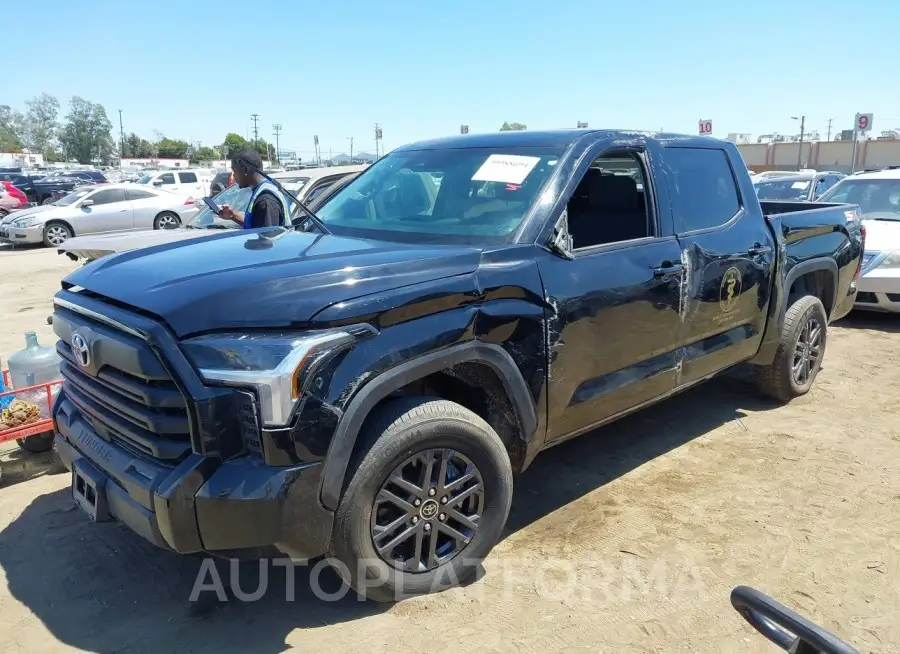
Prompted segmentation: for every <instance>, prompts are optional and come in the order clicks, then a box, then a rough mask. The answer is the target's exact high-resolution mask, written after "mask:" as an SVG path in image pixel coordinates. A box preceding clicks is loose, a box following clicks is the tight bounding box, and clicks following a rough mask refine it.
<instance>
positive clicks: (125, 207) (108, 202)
mask: <svg viewBox="0 0 900 654" xmlns="http://www.w3.org/2000/svg"><path fill="white" fill-rule="evenodd" d="M86 200H91V202H92V203H91V205H90V206H84V202H85V201H86ZM133 226H134V214H133V213H132V211H131V203H130V202H129V201H128V200H127V198H126V197H125V189H124V188H109V189H101V190H99V191H94V192H93V193H91V194H90V195H88V196H86V197H85V198H83V199H82V200H81V201H79V203H78V207H77V214H76V215H75V216H74V217H73V219H72V227H74V228H75V234H77V235H79V236H80V235H82V234H102V233H104V232H121V231H127V230H130V229H131V228H132V227H133Z"/></svg>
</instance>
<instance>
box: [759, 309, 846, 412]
mask: <svg viewBox="0 0 900 654" xmlns="http://www.w3.org/2000/svg"><path fill="white" fill-rule="evenodd" d="M810 327H811V328H812V329H811V331H812V337H811V335H810V329H809V328H810ZM816 329H818V330H819V332H818V336H817V337H816V335H815V330H816ZM811 338H812V339H814V340H815V344H814V345H810V343H809V341H810V339H811ZM827 341H828V314H826V313H825V307H824V306H823V305H822V301H821V300H820V299H819V298H817V297H814V296H812V295H806V296H804V297H801V298H800V299H799V300H797V301H796V302H794V304H792V305H791V306H790V307H788V310H787V312H786V313H785V316H784V328H783V330H782V333H781V343H780V344H779V345H778V350H777V351H776V353H775V360H774V361H773V362H772V363H771V364H769V365H768V366H758V367H757V369H756V383H757V386H758V387H759V389H760V391H762V393H763V394H765V395H767V396H769V397H771V398H773V399H776V400H778V401H779V402H788V401H790V400H792V399H794V398H795V397H800V396H801V395H806V394H807V393H808V392H809V390H810V389H811V388H812V385H813V382H814V381H815V380H816V375H818V374H819V370H821V368H822V359H823V358H824V356H825V345H826V343H827ZM804 345H805V347H804ZM804 354H805V356H804ZM798 362H800V363H802V364H803V366H802V367H801V374H799V375H798V374H796V372H797V371H795V366H797V364H798ZM804 372H805V375H804V374H803V373H804Z"/></svg>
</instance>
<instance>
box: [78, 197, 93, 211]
mask: <svg viewBox="0 0 900 654" xmlns="http://www.w3.org/2000/svg"><path fill="white" fill-rule="evenodd" d="M92 206H94V201H93V200H91V199H90V198H88V199H87V200H82V202H81V208H82V209H84V208H85V207H92Z"/></svg>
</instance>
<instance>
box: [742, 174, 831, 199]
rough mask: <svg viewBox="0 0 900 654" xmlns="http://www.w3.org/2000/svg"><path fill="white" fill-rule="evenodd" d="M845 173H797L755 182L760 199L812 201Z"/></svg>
mask: <svg viewBox="0 0 900 654" xmlns="http://www.w3.org/2000/svg"><path fill="white" fill-rule="evenodd" d="M844 177H846V175H844V174H843V173H797V174H794V175H782V176H780V177H771V178H769V179H762V180H757V181H755V182H754V183H753V186H754V188H755V189H756V196H757V197H758V198H759V199H760V200H793V201H795V202H811V201H813V200H816V199H818V198H819V197H821V195H822V194H823V193H824V192H825V191H827V190H828V189H830V188H831V187H832V186H834V185H835V184H837V183H838V182H839V181H841V180H842V179H844Z"/></svg>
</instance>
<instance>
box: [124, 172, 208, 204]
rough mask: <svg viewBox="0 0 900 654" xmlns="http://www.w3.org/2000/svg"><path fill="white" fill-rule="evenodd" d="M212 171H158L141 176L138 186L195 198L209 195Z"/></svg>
mask: <svg viewBox="0 0 900 654" xmlns="http://www.w3.org/2000/svg"><path fill="white" fill-rule="evenodd" d="M211 178H212V175H211V174H210V171H209V170H208V169H204V168H197V169H190V170H158V171H153V172H149V173H146V174H145V175H143V176H141V177H140V178H139V179H138V180H137V182H135V183H136V184H144V185H147V186H153V187H154V188H159V189H162V190H164V191H172V192H173V193H187V194H189V195H193V196H194V197H198V198H199V197H203V196H204V195H208V194H209V183H210V180H211Z"/></svg>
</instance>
